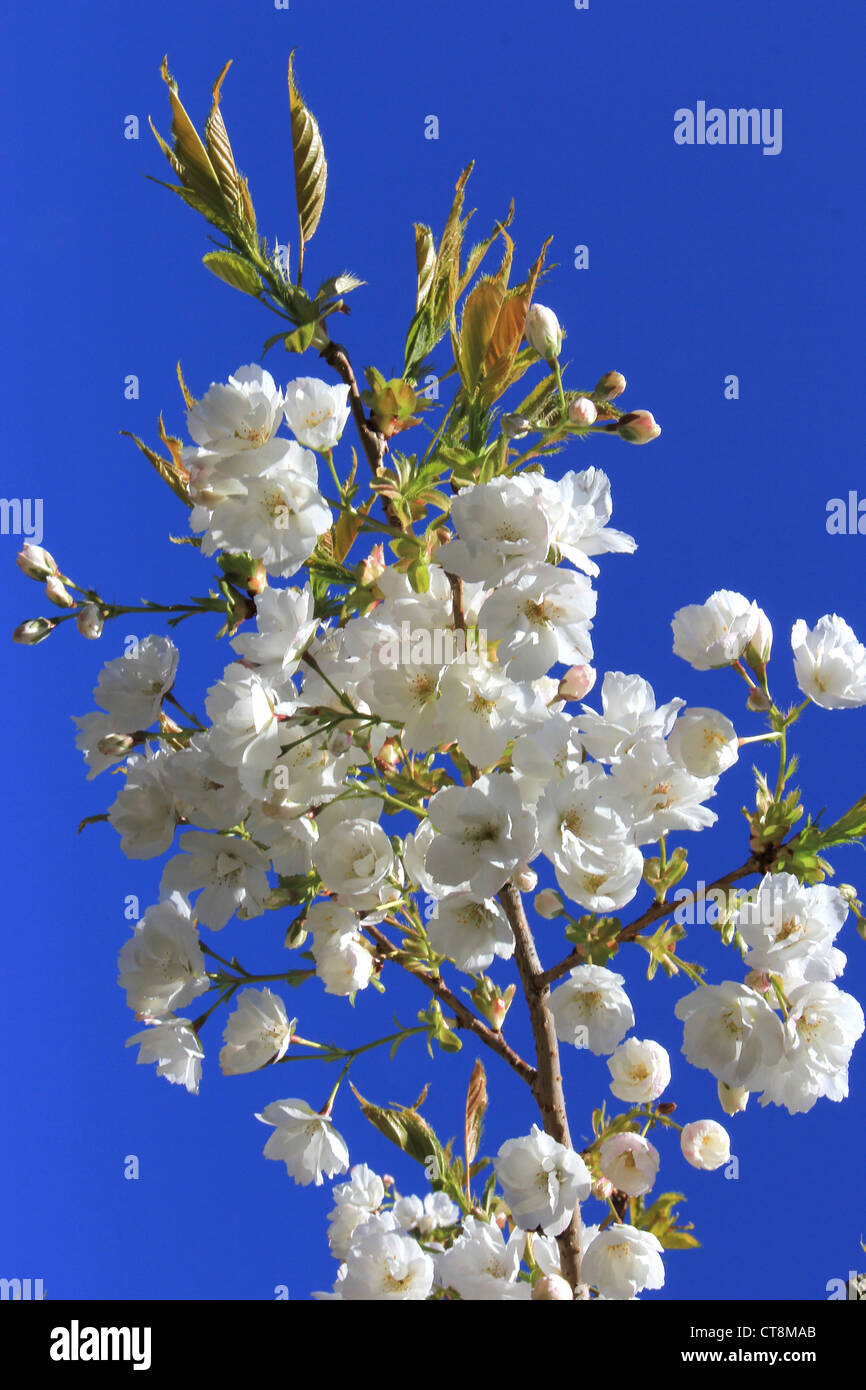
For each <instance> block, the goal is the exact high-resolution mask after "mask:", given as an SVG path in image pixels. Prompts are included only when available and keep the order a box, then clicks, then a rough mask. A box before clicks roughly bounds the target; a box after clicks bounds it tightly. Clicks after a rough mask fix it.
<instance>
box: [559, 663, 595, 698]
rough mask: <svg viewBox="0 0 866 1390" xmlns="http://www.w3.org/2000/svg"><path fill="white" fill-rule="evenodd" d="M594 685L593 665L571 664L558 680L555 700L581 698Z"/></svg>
mask: <svg viewBox="0 0 866 1390" xmlns="http://www.w3.org/2000/svg"><path fill="white" fill-rule="evenodd" d="M594 685H595V668H594V667H593V666H571V667H569V669H568V670H567V671H566V673H565V675H564V676H563V677H562V679H561V681H560V682H559V687H558V689H557V692H556V698H557V700H582V699H583V697H584V695H588V694H589V692H590V691H591V690H592V687H593V686H594Z"/></svg>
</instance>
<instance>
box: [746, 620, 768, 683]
mask: <svg viewBox="0 0 866 1390" xmlns="http://www.w3.org/2000/svg"><path fill="white" fill-rule="evenodd" d="M758 613H759V615H760V616H759V618H758V626H757V627H756V628H755V631H754V632H753V633H752V640H751V641H750V642H749V645H748V646H747V647H746V650H745V652H744V653H743V655H744V656H745V659H746V663H747V665H749V666H751V668H752V670H753V671H756V672H757V673H758V675H759V676H761V675H763V672H764V670H765V669H766V665H767V662H768V661H769V660H770V652H771V651H772V649H773V627H772V624H771V622H770V619H769V618H768V617H767V615H766V613H765V612H764V610H763V609H762V608H759V609H758Z"/></svg>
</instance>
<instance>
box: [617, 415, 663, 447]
mask: <svg viewBox="0 0 866 1390" xmlns="http://www.w3.org/2000/svg"><path fill="white" fill-rule="evenodd" d="M616 432H617V434H618V435H619V437H620V439H624V440H625V441H626V443H627V444H649V442H650V440H651V439H658V437H659V435H660V434H661V432H662V427H661V425H657V424H656V422H655V420H654V419H653V417H652V415H650V413H649V411H648V410H633V411H632V412H631V413H630V414H629V415H622V416H620V419H619V422H618V424H617V427H616Z"/></svg>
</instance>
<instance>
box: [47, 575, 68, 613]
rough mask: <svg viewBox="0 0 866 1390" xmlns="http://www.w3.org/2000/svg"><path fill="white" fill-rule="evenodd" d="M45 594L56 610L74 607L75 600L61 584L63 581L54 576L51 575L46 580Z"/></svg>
mask: <svg viewBox="0 0 866 1390" xmlns="http://www.w3.org/2000/svg"><path fill="white" fill-rule="evenodd" d="M45 594H46V597H47V598H49V599H50V600H51V602H52V603H54V604H56V605H57V607H58V608H74V607H75V599H74V598H73V597H72V595H71V594H70V592H69V590H68V589H67V587H66V585H65V584H64V583H63V580H62V579H60V578H59V576H58V575H56V574H52V575H51V576H50V578H49V579H47V580H46V582H45Z"/></svg>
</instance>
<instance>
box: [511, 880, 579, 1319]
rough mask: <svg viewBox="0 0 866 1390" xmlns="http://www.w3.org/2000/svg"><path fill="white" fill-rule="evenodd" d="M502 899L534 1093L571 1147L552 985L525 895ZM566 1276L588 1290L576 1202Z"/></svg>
mask: <svg viewBox="0 0 866 1390" xmlns="http://www.w3.org/2000/svg"><path fill="white" fill-rule="evenodd" d="M499 901H500V903H501V904H502V908H503V910H504V912H505V915H506V917H507V918H508V921H509V923H510V924H511V930H512V931H513V932H514V942H515V946H514V956H515V959H516V961H517V969H518V973H519V975H520V982H521V984H522V986H523V993H524V995H525V996H526V1002H527V1005H528V1006H529V1018H530V1022H531V1024H532V1036H533V1038H534V1039H535V1051H536V1059H537V1063H538V1070H537V1073H536V1078H535V1083H534V1085H533V1087H532V1094H533V1095H534V1097H535V1100H536V1103H537V1105H538V1108H539V1110H540V1111H541V1117H542V1120H543V1122H544V1128H545V1130H546V1132H547V1133H548V1134H550V1135H552V1137H553V1138H554V1139H555V1140H556V1141H557V1143H559V1144H565V1145H566V1147H567V1148H571V1147H572V1144H571V1134H570V1132H569V1128H568V1116H567V1114H566V1110H565V1094H564V1092H563V1089H562V1070H561V1067H560V1062H559V1042H558V1040H557V1037H556V1027H555V1025H554V1021H553V1014H552V1013H551V1012H550V1009H549V1007H548V1000H549V998H550V988H549V986H548V985H547V984H546V983H545V981H544V972H543V970H542V968H541V961H540V960H539V959H538V952H537V950H536V949H535V941H534V939H533V936H532V932H531V930H530V927H529V923H528V922H527V920H526V912H525V910H524V907H523V899H522V897H521V896H520V893H519V891H518V889H517V888H516V887H515V885H514V884H513V883H511V882H509V883H506V885H505V887H504V888H502V889H500V891H499ZM556 1239H557V1243H558V1245H559V1255H560V1262H561V1266H562V1273H563V1276H564V1277H565V1278H566V1279H567V1280H568V1282H569V1284H570V1285H571V1287H572V1288H573V1289H574V1290H575V1297H580V1296H581V1295H582V1293H583V1286H582V1285H581V1282H580V1211H579V1208H577V1207H575V1210H574V1214H573V1216H572V1218H571V1222H570V1224H569V1225H568V1226H567V1227H566V1229H565V1230H564V1231H563V1232H562V1234H561V1235H559V1236H557V1238H556Z"/></svg>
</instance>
